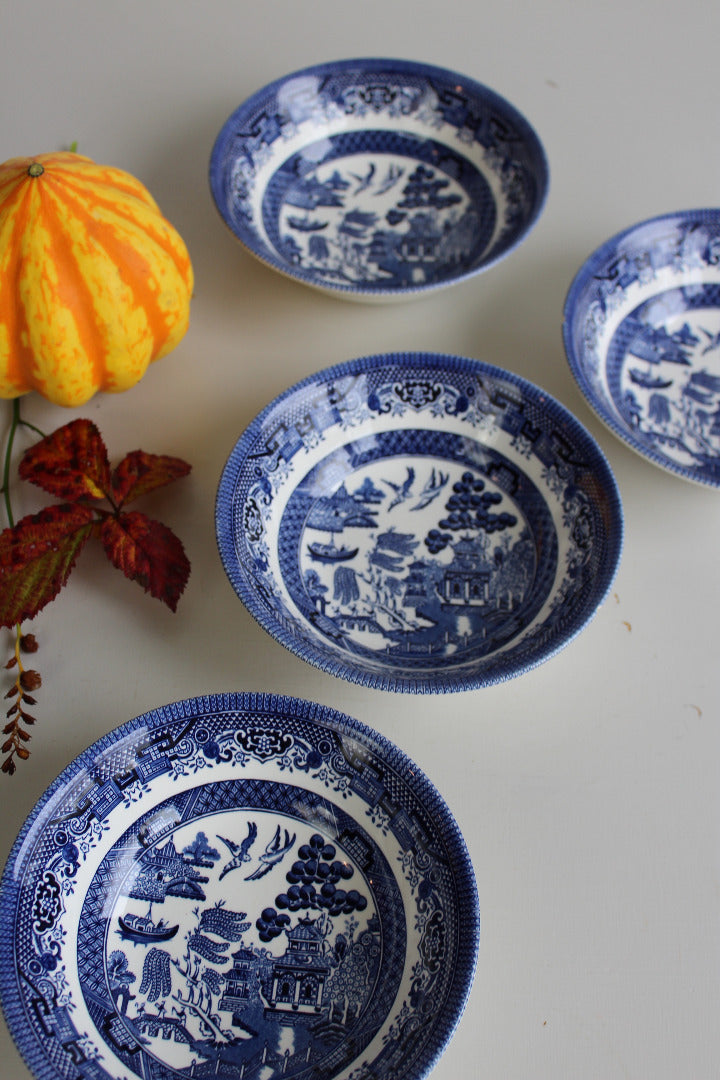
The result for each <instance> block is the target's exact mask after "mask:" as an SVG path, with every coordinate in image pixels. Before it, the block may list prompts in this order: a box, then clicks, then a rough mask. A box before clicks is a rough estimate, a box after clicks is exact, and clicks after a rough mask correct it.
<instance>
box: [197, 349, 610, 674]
mask: <svg viewBox="0 0 720 1080" xmlns="http://www.w3.org/2000/svg"><path fill="white" fill-rule="evenodd" d="M408 426H410V427H411V429H413V430H416V431H421V430H422V428H427V429H430V428H432V429H433V430H434V431H435V432H452V433H454V434H455V435H457V436H458V437H459V440H460V442H462V444H463V446H464V452H465V453H467V454H468V455H469V457H470V460H472V461H473V469H474V472H473V473H472V475H471V474H470V472H469V471H468V473H467V475H465V474H463V475H461V476H458V481H457V483H459V484H460V489H463V488H464V487H466V486H467V487H468V489H469V487H473V490H475V488H474V486H473V485H474V483H475V477H476V475H477V476H478V478H479V477H480V476H481V477H482V480H481V481H480V483H479V484H478V488H477V489H478V490H480V491H481V494H479V495H477V496H475V495H473V496H472V498H473V499H478V500H479V501H480V503H481V504H482V500H483V499H485V498H487V499H488V500H495V504H496V506H497V510H498V514H499V516H500V517H501V518H502V520H498V521H490V522H489V525H490V526H491V527H492V528H498V527H500V528H504V527H505V525H508V532H509V531H510V529H509V523H510V519H511V517H513V516H514V514H515V510H514V504H513V502H512V498H513V492H514V491H515V490H516V488H517V484H518V477H519V476H522V477H523V484H525V483H526V484H527V486H526V488H525V490H526V491H530V490H531V489H532V488H533V486H535V487H536V488H538V490H539V492H540V497H541V498H542V499H543V500H544V501H545V502H546V504H547V507H548V508H549V507H550V506H551V505H552V520H553V525H554V532H555V534H556V535H557V537H561V538H562V543H561V545H560V546H559V547H558V548H557V550H558V575H557V577H556V580H555V585H554V587H553V588H552V589H551V590H550V595H548V597H547V601H546V603H545V604H544V606H543V609H542V613H541V614H539V615H538V616H537V618H536V619H535V622H534V623H533V625H532V626H531V627H530V626H528V625H527V623H525V622H524V621H523V623H522V625H520V626H518V628H517V636H516V637H515V638H513V639H512V640H511V641H508V642H507V643H506V644H505V645H504V646H503V647H502V648H499V649H496V650H495V652H494V653H491V654H490V655H486V656H482V657H479V658H478V657H475V658H471V659H469V660H467V662H466V657H465V656H464V655H463V654H458V656H457V657H456V663H455V665H454V666H445V665H444V664H440V665H438V666H437V667H436V669H435V670H428V671H426V672H425V673H423V672H422V671H418V670H417V665H414V664H411V665H409V666H408V667H406V668H403V665H402V663H401V662H398V664H397V665H396V667H395V668H394V669H390V670H389V669H388V665H387V664H386V663H383V664H380V665H379V664H378V662H377V659H376V658H375V659H374V660H373V659H372V658H369V659H367V658H366V659H363V658H362V657H358V656H354V657H348V656H347V655H343V652H342V650H341V649H338V648H333V647H332V646H331V645H330V644H329V643H328V642H327V641H323V637H322V633H323V632H324V628H325V627H326V626H327V627H328V630H329V631H330V636H331V637H332V627H331V626H330V624H329V623H327V621H326V620H325V616H324V615H323V611H322V610H320V611H318V612H317V613H316V614H315V616H313V617H312V618H311V619H310V620H309V621H308V619H306V618H304V617H300V616H299V615H298V610H297V607H295V609H294V610H293V608H292V607H291V606H290V604H291V603H292V602H291V601H290V599H289V596H288V594H287V592H286V589H287V585H286V583H285V582H283V580H282V576H283V573H284V572H285V569H288V567H289V563H288V560H292V559H293V558H295V559H296V558H297V547H295V548H294V549H293V550H294V551H295V554H294V555H292V554H290V553H289V552H288V551H287V550H286V549H285V544H284V543H283V544H279V535H278V534H279V531H280V529H281V525H280V517H278V516H277V515H280V514H281V512H282V511H281V509H280V508H284V506H285V505H286V503H287V499H288V498H289V497H290V495H291V493H292V491H293V490H294V489H295V488H296V487H298V486H300V485H301V482H302V480H303V477H306V476H307V475H308V473H307V470H308V468H309V465H307V466H306V465H305V461H306V460H308V461H310V460H313V461H317V462H319V461H321V460H324V459H325V458H327V460H328V462H330V461H331V460H332V457H328V455H331V454H332V452H333V451H335V450H338V452H339V451H340V448H343V449H342V453H343V455H344V456H345V457H346V458H348V459H350V458H351V457H352V455H349V453H345V449H346V448H347V447H348V446H352V445H354V442H355V441H356V440H357V439H360V440H361V442H362V440H363V439H365V440H367V443H368V445H369V446H373V445H376V444H377V443H378V440H382V439H384V438H385V434H384V433H386V432H397V433H398V435H397V437H398V438H400V437H401V435H402V438H403V439H405V438H408V439H412V438H413V436H412V435H411V434H410V435H409V434H408V432H407V430H406V429H407V428H408ZM403 432H404V434H403ZM423 437H424V436H423ZM498 441H501V442H502V444H503V446H504V447H505V448H506V449H505V451H504V452H503V454H501V455H500V456H499V457H498V450H497V444H498ZM324 444H327V450H326V451H325V452H324V453H323V451H324V450H325V447H324ZM363 445H364V444H363ZM508 453H509V455H510V456H511V459H512V460H511V464H510V465H507V463H506V461H503V460H501V459H502V458H503V456H505V457H507V456H508ZM437 465H438V468H437V470H436V473H435V476H436V481H437V483H436V487H438V488H439V487H440V486H441V484H442V482H444V481H445V473H446V472H447V470H446V469H445V468H444V465H443V462H442V461H440V460H439V459H438V461H437ZM410 471H411V470H410V469H408V478H409V476H410ZM428 471H430V466H428ZM530 476H532V477H533V480H532V481H531V480H530V479H529V477H530ZM396 479H397V478H396ZM383 480H384V478H383ZM482 485H484V487H485V489H486V490H484V491H483V490H482ZM375 486H376V487H377V485H375ZM363 487H364V490H366V491H368V492H369V493H368V495H367V497H368V498H369V499H371V500H372V499H373V498H375V495H374V494H373V492H372V491H371V490H370V489H368V488H367V483H364V485H363ZM343 488H344V485H341V486H340V487H339V488H337V496H338V498H337V499H336V500H335V502H336V505H335V506H334V507H332V506H331V507H328V509H330V510H332V509H334V510H335V512H336V513H337V512H338V506H337V502H338V500H339V499H341V498H345V493H344V491H343ZM386 490H387V487H386ZM447 490H448V491H449V490H450V485H449V483H448V486H447ZM455 490H458V489H457V488H456V489H455ZM348 494H352V493H351V492H349V491H348ZM354 497H355V498H356V500H357V498H358V497H359V496H358V495H357V494H356V495H355V496H354ZM442 498H445V494H443V495H442ZM459 498H463V496H459ZM283 500H284V501H283ZM290 503H292V499H290ZM352 505H354V506H355V508H356V509H357V501H356V502H355V503H354V504H352ZM434 505H435V506H442V505H443V504H442V502H441V498H440V497H438V499H437V502H436V503H435V504H434ZM445 505H448V506H451V505H452V503H451V500H450V499H447V502H446V504H445ZM483 505H484V504H483ZM488 505H489V504H488ZM276 506H278V507H279V508H278V509H277V511H276ZM288 508H290V506H289V504H288ZM341 509H342V508H341ZM360 509H361V512H362V515H365V518H366V520H367V521H368V522H371V521H372V513H373V507H372V505H370V506H369V509H367V508H362V507H361V508H360ZM366 510H367V512H366ZM342 512H343V513H346V510H343V511H342ZM481 512H484V511H483V510H482V507H481ZM503 515H504V516H503ZM490 517H492V514H491V515H490ZM410 518H412V519H413V521H414V519H415V515H414V514H413V512H412V510H411V512H410V513H409V514H407V515H406V516H405V521H404V522H403V523H402V526H399V527H398V531H399V532H400V534H401V535H400V536H398V535H397V532H396V533H395V534H394V535H393V536H392V537H391V538H390V539H388V538H387V535H386V534H384V535H385V540H384V542H385V543H386V544H391V545H394V546H395V550H394V551H391V552H390V555H391V556H392V557H393V558H394V556H395V554H396V552H397V551H401V550H402V549H400V548H398V545H399V544H401V543H405V544H406V548H405V551H407V552H409V551H410V550H411V549H413V545H414V546H415V547H418V545H417V542H416V541H415V540H412V541H410V540H407V528H406V522H407V520H408V519H410ZM363 520H364V519H363V517H362V516H361V517H360V518H359V519H357V518H356V522H355V523H356V524H357V523H359V524H360V525H362V524H363ZM464 520H465V519H464V518H462V517H460V518H459V519H458V521H459V522H460V524H461V525H462V523H463V521H464ZM536 520H538V519H536ZM454 524H457V522H453V521H451V522H450V525H451V526H452V525H454ZM487 524H488V522H487V521H486V522H484V523H483V527H485V525H487ZM297 527H298V523H295V525H293V528H297ZM443 527H444V526H443ZM515 527H517V526H515ZM328 528H329V526H328ZM403 529H404V532H403ZM622 529H623V525H622V508H621V503H620V496H619V493H618V491H617V487H616V484H615V481H614V478H613V476H612V473H611V471H610V468H609V466H608V464H607V462H606V460H605V458H604V455H603V454H602V451H601V450H600V448H599V447H598V446H597V444H596V443H595V441H594V440H593V439H592V437H591V436H590V435H589V434H588V433H587V431H586V430H585V429H584V428H583V427H582V426H581V425H580V424H579V423H578V422H577V420H575V418H574V417H573V416H572V415H571V414H570V413H568V412H567V410H566V409H565V408H564V407H563V406H562V405H560V404H559V403H558V402H556V401H554V400H553V399H552V398H550V397H549V395H547V394H546V393H545V392H544V391H542V390H541V389H540V388H538V387H535V386H533V385H532V384H529V383H527V382H526V381H525V380H524V379H522V378H520V377H519V376H516V375H513V374H512V373H509V372H507V371H504V370H501V369H498V368H495V367H493V366H492V365H487V364H483V363H482V362H480V361H477V360H470V359H466V358H463V357H453V356H445V355H440V354H430V353H398V354H387V355H379V356H372V357H364V358H360V359H357V360H352V361H347V362H345V363H343V364H339V365H337V366H335V367H332V368H329V369H327V370H326V371H322V372H319V373H317V374H316V375H313V376H310V377H309V378H308V379H306V380H304V381H303V382H301V383H299V384H297V385H296V386H295V387H292V388H290V389H289V390H287V391H286V392H285V393H284V394H281V395H280V396H279V397H278V398H277V399H276V400H275V401H273V402H272V403H271V404H270V405H268V406H267V408H266V409H265V410H263V412H261V413H260V414H259V416H258V417H256V419H255V420H254V421H253V422H252V423H251V424H250V425H249V426H248V428H247V429H246V431H245V432H244V434H243V435H242V436H241V438H240V439H239V440H238V443H237V444H236V446H235V448H234V449H233V451H232V453H231V455H230V457H229V459H228V461H227V463H226V466H225V469H224V471H223V474H222V477H221V480H220V484H219V487H218V495H217V500H216V533H217V540H218V547H219V551H220V555H221V559H222V562H223V565H224V567H225V570H226V573H227V575H228V578H229V580H230V582H231V584H232V586H233V588H234V589H235V591H236V592H237V594H238V595H239V596H240V598H241V599H242V601H243V603H244V604H245V606H246V607H247V608H248V610H249V611H250V612H251V614H252V615H254V617H255V618H256V619H257V621H258V622H259V623H260V625H261V626H263V627H264V628H265V629H266V630H267V631H268V632H269V633H270V634H272V635H273V636H274V637H275V638H276V639H277V640H278V641H279V642H280V643H281V644H283V645H284V646H285V647H287V648H288V649H290V650H291V651H293V652H295V653H296V654H297V655H299V656H300V657H301V658H303V659H305V660H306V661H308V662H309V663H312V664H315V665H316V666H318V667H320V668H321V669H323V670H325V671H328V672H330V673H331V674H333V675H336V676H339V677H342V678H346V679H349V680H350V681H353V682H359V683H362V684H364V685H368V686H375V687H377V688H380V689H385V690H400V691H406V692H413V693H430V692H448V691H453V690H458V689H472V688H475V687H479V686H487V685H490V684H492V683H494V682H498V681H502V680H504V679H508V678H512V677H514V676H515V675H517V674H519V673H521V672H522V671H527V670H529V669H530V668H532V667H534V666H535V665H536V664H538V663H540V662H542V661H544V660H546V659H547V658H549V657H550V656H552V655H553V654H554V653H555V652H557V651H558V650H559V649H560V648H562V647H564V646H565V645H566V644H567V643H568V642H569V641H570V640H572V638H573V637H574V636H575V635H576V634H577V633H578V632H579V631H580V630H581V629H582V627H583V626H584V625H585V624H586V623H587V622H588V620H589V619H590V618H591V617H592V615H593V614H594V612H595V610H596V609H597V607H598V606H599V605H600V603H602V600H603V599H604V597H605V595H606V594H607V591H608V589H609V587H610V585H611V583H612V580H613V578H614V574H615V571H616V569H617V565H618V562H619V559H620V554H621V550H622ZM552 531H553V530H551V532H550V533H549V534H546V535H552ZM435 532H436V533H437V532H439V533H440V539H439V540H438V537H437V536H436V535H433V530H431V531H430V532H428V534H427V536H426V539H425V543H426V544H428V543H429V544H430V545H431V546H432V545H435V546H436V547H437V546H438V544H440V543H442V537H443V533H442V528H440V527H438V529H437V530H435ZM358 533H359V530H356V533H355V535H356V536H357V535H358ZM416 535H417V534H416ZM444 535H445V536H447V535H448V534H447V532H446V533H445V534H444ZM496 535H497V534H496ZM555 542H557V541H555ZM466 546H467V545H466ZM354 547H355V544H354V543H353V545H352V549H353V550H354ZM305 548H307V545H304V549H305ZM419 550H420V548H419V547H418V551H419ZM349 554H350V553H343V552H342V550H341V552H340V555H335V556H334V557H335V558H340V557H349ZM381 554H383V555H384V554H385V553H384V552H383V553H381ZM318 557H319V558H321V557H322V552H320V551H319V550H318ZM278 559H279V560H280V562H281V563H282V565H283V570H282V571H280V570H279V569H276V566H278V567H279V564H278V563H277V560H278ZM273 560H275V563H274V562H273ZM543 560H545V554H544V553H543V555H542V558H541V563H540V565H541V566H545V567H546V568H547V567H549V565H550V564H549V563H548V562H547V561H546V560H545V561H543ZM408 562H409V559H408V560H406V563H405V565H406V566H407V563H408ZM318 565H320V564H318ZM387 565H392V564H387ZM289 572H290V574H291V580H292V575H293V574H294V575H295V579H294V580H295V582H296V586H297V580H296V576H297V568H296V569H295V570H289ZM545 572H547V569H546V571H545ZM337 580H338V579H336V584H337ZM339 581H340V588H345V585H347V589H346V590H345V591H346V592H347V595H348V596H351V595H352V594H353V592H352V590H353V583H352V581H351V579H350V577H349V576H347V575H341V577H340V578H339ZM305 587H306V585H305ZM322 587H323V589H324V591H325V594H327V593H328V584H327V582H326V584H325V585H323V586H322ZM538 587H539V588H540V589H541V590H544V589H546V588H547V580H546V579H545V580H543V575H542V573H541V575H540V581H539V585H538ZM319 590H320V586H318V587H317V588H316V589H315V590H314V593H313V594H312V595H318V601H317V602H318V604H319V605H320V606H322V599H321V597H320V595H319ZM305 607H307V604H305ZM313 626H314V628H315V629H314V630H313ZM318 626H319V627H320V628H321V632H320V633H318Z"/></svg>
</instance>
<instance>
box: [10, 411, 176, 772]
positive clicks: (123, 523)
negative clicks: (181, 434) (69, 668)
mask: <svg viewBox="0 0 720 1080" xmlns="http://www.w3.org/2000/svg"><path fill="white" fill-rule="evenodd" d="M20 424H25V422H24V421H23V420H22V419H21V418H20V411H19V403H18V399H15V401H14V402H13V422H12V425H11V429H10V433H9V435H8V441H7V445H6V451H5V460H4V466H3V493H4V497H5V507H6V511H7V516H8V522H9V527H8V528H7V529H4V530H3V531H2V532H0V626H6V627H10V628H12V627H14V628H15V637H16V640H15V655H14V656H13V657H12V658H11V660H10V662H9V663H8V664H7V665H6V666H7V667H8V668H17V673H16V680H15V684H14V686H13V687H12V688H11V689H10V691H9V692H8V694H7V695H6V697H13V696H14V697H15V701H14V703H13V704H12V705H11V707H10V709H9V710H8V711H7V716H8V717H9V721H8V723H7V724H6V726H5V729H4V733H5V735H6V736H7V738H6V740H5V742H4V744H3V746H2V753H4V754H7V755H8V756H7V757H6V758H5V760H4V761H3V763H2V765H1V766H0V768H1V769H2V771H4V772H7V773H10V774H12V773H13V772H14V771H15V760H14V759H15V757H18V758H20V759H21V760H22V759H25V758H27V757H28V756H29V751H28V748H27V746H26V745H25V744H26V743H27V741H28V740H29V739H30V735H29V733H28V732H27V730H26V728H25V727H23V723H24V724H32V723H34V718H33V717H32V716H30V715H29V714H28V713H27V710H26V709H25V708H24V706H25V705H28V704H31V705H34V704H35V700H34V698H33V697H32V694H31V691H32V690H33V689H36V688H37V687H38V686H39V685H40V682H41V679H40V676H39V674H38V673H37V672H36V671H31V670H28V669H26V668H24V667H23V664H22V657H21V654H22V653H23V652H32V651H35V649H36V648H37V642H36V640H35V638H34V636H33V635H23V634H22V632H21V624H22V622H23V621H24V620H26V619H32V618H34V617H35V615H37V614H38V612H39V611H41V610H42V609H43V608H44V607H45V606H46V604H48V603H50V601H51V600H54V599H55V597H56V596H57V594H58V593H59V592H60V590H61V589H62V588H63V586H64V585H65V584H66V583H67V580H68V577H69V576H70V573H71V571H72V569H73V567H74V566H75V563H76V561H77V558H78V556H79V555H80V553H81V551H82V550H83V548H84V547H85V545H86V543H87V542H88V540H89V539H90V538H91V537H93V536H95V537H97V539H99V540H100V542H101V544H102V547H103V549H104V551H105V553H106V555H107V557H108V559H109V560H110V562H111V563H112V564H113V566H115V567H117V568H118V569H119V570H122V572H123V573H124V574H125V576H126V577H127V578H129V579H130V580H132V581H136V582H137V583H138V584H139V585H141V586H142V587H143V588H144V589H145V591H146V592H149V593H150V595H151V596H154V597H156V598H157V599H159V600H162V601H163V603H165V604H166V605H167V606H168V607H169V608H170V610H171V611H175V610H176V608H177V604H178V601H179V599H180V596H181V595H182V592H183V591H184V589H185V585H186V584H187V580H188V577H189V574H190V563H189V560H188V558H187V556H186V554H185V550H184V548H183V545H182V543H181V542H180V540H179V539H178V538H177V536H175V534H174V533H173V532H172V531H171V530H170V529H168V528H167V527H166V526H165V525H162V524H161V523H160V522H158V521H154V520H153V519H151V518H149V517H148V516H147V515H146V514H144V513H142V512H141V511H138V510H127V509H126V506H127V504H128V503H130V502H132V501H133V500H135V499H137V498H139V497H140V496H142V495H146V494H148V493H149V492H151V491H154V490H156V489H157V488H160V487H164V486H165V485H166V484H169V483H172V482H173V481H174V480H179V479H180V478H181V477H183V476H187V475H188V473H189V472H190V466H189V465H188V464H187V463H186V462H184V461H182V460H181V459H180V458H175V457H169V456H166V455H158V454H148V453H146V452H145V451H143V450H134V451H132V452H131V453H129V454H126V456H125V457H124V458H123V459H122V461H121V462H120V464H119V465H118V466H117V467H116V468H115V469H111V467H110V462H109V459H108V453H107V449H106V447H105V443H104V442H103V439H102V436H101V435H100V432H99V431H98V429H97V427H96V426H95V424H93V423H92V421H90V420H82V419H80V420H73V421H71V422H70V423H69V424H65V425H64V426H63V427H61V428H58V430H57V431H55V432H53V433H52V434H51V435H48V436H45V437H43V438H42V439H41V441H40V442H38V443H36V444H35V445H34V446H32V447H30V449H29V450H27V451H26V452H25V453H24V455H23V457H22V458H21V461H20V464H19V467H18V474H19V476H20V478H21V479H23V480H28V481H30V483H33V484H35V485H37V486H38V487H40V488H42V489H43V490H44V491H46V492H48V493H49V494H51V495H54V496H55V497H56V498H59V499H61V500H62V502H59V503H56V504H54V505H51V506H48V507H45V508H44V509H43V510H41V511H40V512H39V513H36V514H29V515H27V516H26V517H23V518H21V520H20V521H18V522H15V521H14V518H13V513H12V506H11V502H10V494H9V487H10V461H11V458H12V451H13V443H14V438H15V434H16V432H17V428H18V426H19V425H20ZM25 426H27V427H32V425H29V424H26V425H25ZM33 430H35V431H37V429H35V428H33Z"/></svg>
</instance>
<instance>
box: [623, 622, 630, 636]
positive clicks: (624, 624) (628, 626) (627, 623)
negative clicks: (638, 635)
mask: <svg viewBox="0 0 720 1080" xmlns="http://www.w3.org/2000/svg"><path fill="white" fill-rule="evenodd" d="M623 626H624V627H626V629H627V632H628V634H632V626H631V625H630V623H629V622H628V621H627V619H623Z"/></svg>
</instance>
